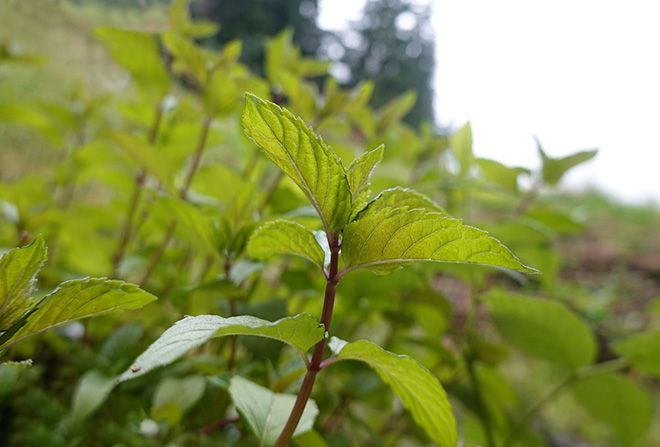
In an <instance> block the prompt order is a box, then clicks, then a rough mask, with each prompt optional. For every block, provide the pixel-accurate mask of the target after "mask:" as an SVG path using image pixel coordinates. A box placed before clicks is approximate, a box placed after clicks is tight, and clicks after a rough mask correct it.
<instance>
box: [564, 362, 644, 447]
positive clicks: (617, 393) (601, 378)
mask: <svg viewBox="0 0 660 447" xmlns="http://www.w3.org/2000/svg"><path fill="white" fill-rule="evenodd" d="M572 392H573V396H574V397H575V399H576V400H577V401H578V402H579V403H580V404H581V405H582V406H583V407H584V408H585V409H587V411H589V413H591V415H592V416H594V417H595V418H596V419H598V420H600V421H601V422H603V424H604V425H605V426H607V427H609V429H610V430H612V432H613V433H614V436H615V437H616V439H617V440H618V441H619V443H620V444H617V445H620V446H622V447H627V446H633V445H635V444H636V441H637V440H638V439H639V438H641V437H642V436H643V435H644V433H646V431H647V430H648V429H649V427H650V425H651V419H652V416H653V404H652V402H651V398H650V394H649V392H648V391H647V390H644V389H643V388H641V387H640V386H639V385H637V384H636V383H635V382H633V381H632V380H630V379H628V378H626V377H624V376H622V375H620V374H603V375H598V376H592V377H588V378H586V379H582V380H580V381H579V382H577V383H576V384H575V385H573V388H572Z"/></svg>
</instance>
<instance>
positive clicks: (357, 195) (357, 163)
mask: <svg viewBox="0 0 660 447" xmlns="http://www.w3.org/2000/svg"><path fill="white" fill-rule="evenodd" d="M384 148H385V146H383V145H380V146H378V147H377V148H376V149H374V150H372V151H369V152H365V153H364V154H362V155H361V156H360V157H358V158H356V159H355V160H353V163H351V166H349V168H348V171H347V172H346V176H347V179H348V184H349V187H350V188H351V196H352V198H353V204H352V206H351V216H350V219H351V220H353V218H354V217H355V216H356V215H357V213H358V212H359V211H360V210H361V209H362V208H364V206H365V205H366V204H367V201H368V200H369V197H370V196H371V191H370V189H369V187H370V186H371V184H370V182H369V180H370V177H371V174H372V173H373V171H374V169H375V168H376V165H377V164H378V163H380V161H381V160H382V159H383V151H384Z"/></svg>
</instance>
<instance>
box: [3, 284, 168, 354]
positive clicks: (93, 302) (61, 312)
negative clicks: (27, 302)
mask: <svg viewBox="0 0 660 447" xmlns="http://www.w3.org/2000/svg"><path fill="white" fill-rule="evenodd" d="M155 299H156V297H155V296H153V295H151V294H150V293H147V292H145V291H144V290H142V289H140V288H139V287H138V286H136V285H134V284H129V283H125V282H123V281H118V280H110V279H105V278H86V279H75V280H71V281H65V282H63V283H62V284H60V286H59V287H58V288H57V289H55V290H54V291H53V292H52V293H50V294H49V295H46V296H45V297H44V298H43V299H42V300H41V301H40V302H39V303H38V304H36V306H35V308H33V313H32V314H31V315H30V316H29V318H28V319H27V322H26V323H25V325H24V326H23V327H22V328H21V329H20V330H19V331H18V332H17V333H16V335H15V336H14V337H12V338H11V339H10V340H9V342H8V344H7V345H6V347H8V346H10V345H13V344H15V343H17V342H19V341H21V340H22V339H24V338H26V337H29V336H31V335H35V334H38V333H39V332H43V331H45V330H47V329H50V328H53V327H55V326H59V325H61V324H64V323H68V322H70V321H74V320H79V319H81V318H87V317H93V316H96V315H102V314H106V313H109V312H115V311H120V310H132V309H139V308H140V307H142V306H144V305H145V304H147V303H149V302H151V301H154V300H155Z"/></svg>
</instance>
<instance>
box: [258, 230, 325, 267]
mask: <svg viewBox="0 0 660 447" xmlns="http://www.w3.org/2000/svg"><path fill="white" fill-rule="evenodd" d="M247 251H248V254H249V255H250V256H252V257H254V258H257V259H267V258H270V257H272V256H275V255H295V256H300V257H303V258H305V259H307V260H309V261H311V262H313V263H314V264H316V265H317V266H319V267H320V268H323V260H324V253H323V249H322V248H321V247H320V246H319V244H318V243H317V242H316V238H315V237H314V234H313V233H312V232H311V231H309V230H308V229H307V228H305V227H303V226H302V225H300V224H299V223H296V222H292V221H289V220H273V221H271V222H267V223H265V224H263V225H261V226H260V227H259V228H257V229H256V230H255V231H254V233H252V236H251V237H250V240H249V241H248V245H247Z"/></svg>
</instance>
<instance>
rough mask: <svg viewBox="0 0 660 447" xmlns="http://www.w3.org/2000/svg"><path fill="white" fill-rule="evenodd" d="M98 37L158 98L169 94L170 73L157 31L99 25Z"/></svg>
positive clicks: (111, 53)
mask: <svg viewBox="0 0 660 447" xmlns="http://www.w3.org/2000/svg"><path fill="white" fill-rule="evenodd" d="M96 37H97V38H98V39H99V40H100V41H101V42H102V43H103V45H104V46H105V47H106V48H107V50H108V52H109V53H110V55H111V56H112V57H113V59H115V60H116V61H117V62H118V63H119V64H120V65H121V66H123V67H124V68H125V69H126V70H127V71H128V72H129V73H130V74H131V76H132V77H133V80H134V81H135V83H136V84H138V85H139V86H140V88H142V89H144V90H146V91H148V92H150V93H151V94H153V95H154V96H155V97H156V98H158V99H161V98H163V97H164V96H165V95H166V94H167V91H168V90H169V87H170V77H169V74H168V73H167V69H166V68H165V63H164V60H163V57H162V56H161V52H160V48H159V46H158V41H157V38H156V35H154V34H148V33H142V32H137V31H126V30H120V29H116V28H98V29H97V30H96Z"/></svg>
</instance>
